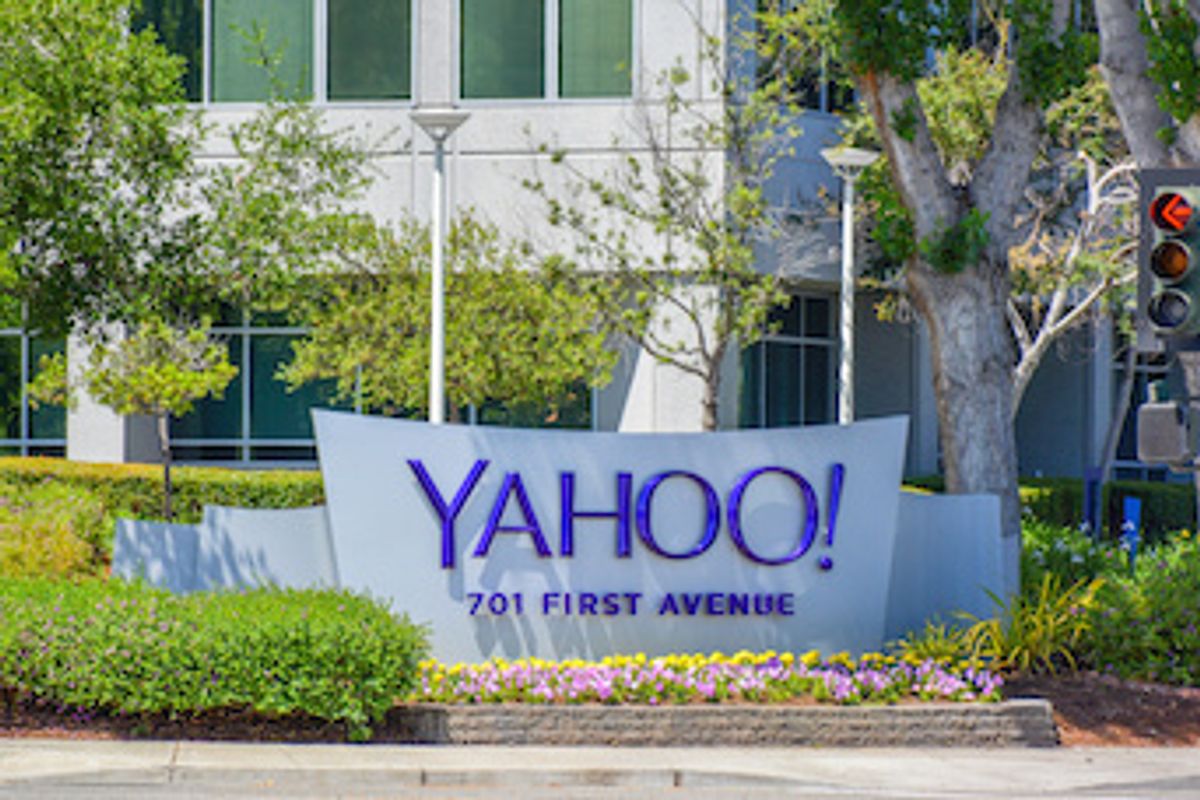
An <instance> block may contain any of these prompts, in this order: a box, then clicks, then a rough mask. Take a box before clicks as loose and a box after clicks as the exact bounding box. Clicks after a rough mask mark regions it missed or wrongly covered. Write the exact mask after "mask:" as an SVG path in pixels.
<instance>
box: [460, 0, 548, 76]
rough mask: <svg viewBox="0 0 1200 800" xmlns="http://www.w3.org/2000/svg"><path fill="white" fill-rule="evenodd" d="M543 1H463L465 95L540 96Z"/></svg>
mask: <svg viewBox="0 0 1200 800" xmlns="http://www.w3.org/2000/svg"><path fill="white" fill-rule="evenodd" d="M541 3H542V0H463V4H462V17H461V25H462V35H461V37H460V41H461V43H462V96H463V97H541V96H542V94H543V92H544V90H545V77H544V73H543V65H544V62H545V54H544V48H545V40H546V37H545V33H544V29H543V27H542V25H543V23H544V11H545V8H544V7H543V6H542V5H541Z"/></svg>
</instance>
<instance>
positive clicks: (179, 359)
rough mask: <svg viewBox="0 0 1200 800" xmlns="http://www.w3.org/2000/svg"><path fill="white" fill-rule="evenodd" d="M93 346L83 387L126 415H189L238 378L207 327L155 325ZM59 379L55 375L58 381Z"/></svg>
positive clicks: (152, 322)
mask: <svg viewBox="0 0 1200 800" xmlns="http://www.w3.org/2000/svg"><path fill="white" fill-rule="evenodd" d="M91 344H92V347H91V351H90V353H89V358H88V365H87V367H86V368H85V369H84V375H83V383H84V385H85V386H86V388H87V392H88V394H89V395H91V396H92V397H93V398H94V399H95V400H96V402H98V403H101V404H102V405H106V406H108V407H109V408H111V409H112V410H113V411H115V412H116V413H118V414H121V415H128V414H146V415H149V416H154V417H160V416H181V415H183V414H187V413H188V412H190V411H191V410H192V409H193V408H194V407H195V404H196V401H197V400H200V399H202V398H204V397H208V396H209V395H216V396H217V397H220V396H221V394H222V393H223V392H224V391H225V387H226V386H228V385H229V382H230V381H231V380H233V378H234V376H236V375H237V367H235V366H233V365H232V364H230V363H229V352H228V350H226V348H225V346H224V345H223V344H221V343H219V342H217V341H216V340H214V339H213V338H212V337H211V336H210V334H209V324H208V323H207V322H204V323H202V324H201V325H200V326H199V327H195V328H191V329H187V330H184V329H180V328H176V327H173V326H171V325H168V324H167V323H166V322H164V321H163V320H161V319H153V320H148V321H146V322H143V323H142V324H141V325H139V326H138V327H137V329H136V330H134V331H133V332H132V333H131V334H129V335H128V336H125V337H123V338H117V339H115V340H111V341H100V340H94V341H93V342H92V343H91ZM57 373H58V370H53V371H51V372H50V374H51V376H52V378H51V379H52V380H53V379H56V378H57ZM42 374H46V373H45V372H43V373H42ZM35 383H36V379H35Z"/></svg>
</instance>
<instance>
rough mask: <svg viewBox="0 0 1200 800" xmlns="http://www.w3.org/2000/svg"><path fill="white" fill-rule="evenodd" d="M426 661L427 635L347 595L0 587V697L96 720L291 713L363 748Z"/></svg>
mask: <svg viewBox="0 0 1200 800" xmlns="http://www.w3.org/2000/svg"><path fill="white" fill-rule="evenodd" d="M427 650H428V645H427V643H426V636H425V631H424V630H423V629H421V628H419V627H417V626H414V625H413V624H411V623H410V622H409V621H408V620H407V619H406V618H405V619H398V618H397V617H395V616H393V615H392V614H390V613H389V612H388V611H387V610H386V609H385V608H384V607H382V606H381V605H379V604H377V603H375V602H373V601H371V600H368V599H366V598H362V597H357V596H355V595H352V594H349V593H347V592H333V591H297V590H278V589H269V590H268V589H260V590H255V591H250V592H245V593H198V594H192V595H187V596H183V597H180V596H175V595H171V594H168V593H166V592H162V591H158V590H154V589H150V588H148V587H145V586H143V585H140V584H131V583H125V582H123V581H99V580H89V581H82V582H79V583H69V582H62V581H57V582H56V581H47V580H12V579H0V689H3V690H7V691H9V692H12V691H14V690H15V691H16V692H17V693H18V694H19V695H20V696H21V697H26V698H38V699H41V700H44V701H48V702H52V703H56V704H61V705H65V706H73V707H77V708H82V709H90V710H93V711H104V712H108V713H121V714H135V715H136V714H170V715H187V714H195V713H198V712H203V711H208V710H214V709H233V708H236V709H242V708H250V709H253V710H254V711H257V712H260V713H263V714H267V715H285V714H290V713H297V712H301V713H307V714H311V715H312V716H315V717H317V718H320V719H325V720H329V721H332V722H340V723H344V724H345V725H346V726H347V733H348V735H349V736H350V738H352V739H364V738H369V736H370V734H371V725H372V724H374V723H377V722H378V721H379V720H381V719H382V718H383V715H384V714H386V713H387V711H388V709H389V708H391V707H392V705H393V704H394V703H395V702H396V700H397V699H398V698H401V697H403V696H404V695H406V694H407V693H408V692H410V691H411V690H412V689H413V688H415V685H416V681H417V676H418V668H419V662H420V660H421V659H422V658H424V657H425V656H426V654H427Z"/></svg>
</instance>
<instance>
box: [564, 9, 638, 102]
mask: <svg viewBox="0 0 1200 800" xmlns="http://www.w3.org/2000/svg"><path fill="white" fill-rule="evenodd" d="M632 6H633V4H632V3H631V2H630V0H560V4H559V40H558V51H559V56H558V64H559V92H558V93H559V95H560V96H562V97H628V96H629V94H630V91H631V90H630V85H631V84H630V61H631V59H630V56H631V53H632V50H633V8H632Z"/></svg>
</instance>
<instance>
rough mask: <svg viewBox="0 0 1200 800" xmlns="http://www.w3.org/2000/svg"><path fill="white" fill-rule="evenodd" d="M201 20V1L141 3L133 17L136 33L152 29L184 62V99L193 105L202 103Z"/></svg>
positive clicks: (150, 0)
mask: <svg viewBox="0 0 1200 800" xmlns="http://www.w3.org/2000/svg"><path fill="white" fill-rule="evenodd" d="M203 19H204V4H203V2H202V0H142V5H141V8H140V9H138V10H137V12H136V14H135V16H134V18H133V29H134V30H135V31H141V30H145V29H146V28H154V30H155V31H156V32H157V33H158V40H159V41H160V42H162V44H163V46H164V47H166V48H167V50H168V51H170V52H171V53H173V54H174V55H177V56H180V57H181V58H183V59H184V61H185V63H186V67H185V70H184V73H183V90H184V96H185V97H186V98H187V99H188V100H190V101H192V102H194V103H198V102H200V100H201V95H200V69H201V66H202V65H203V63H204V59H203V57H202V55H201V52H200V48H201V47H202V46H203V33H202V31H203Z"/></svg>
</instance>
